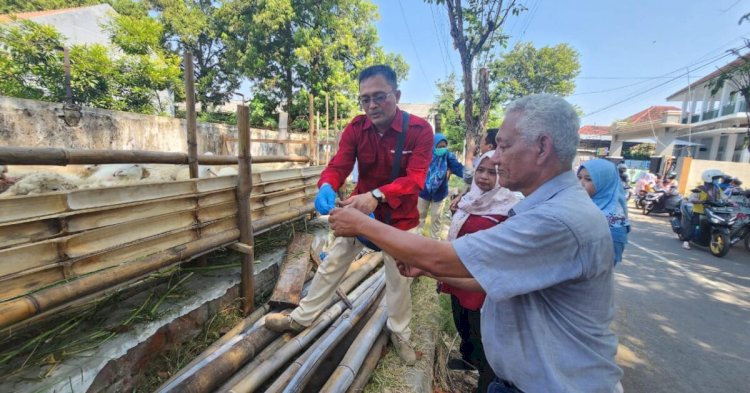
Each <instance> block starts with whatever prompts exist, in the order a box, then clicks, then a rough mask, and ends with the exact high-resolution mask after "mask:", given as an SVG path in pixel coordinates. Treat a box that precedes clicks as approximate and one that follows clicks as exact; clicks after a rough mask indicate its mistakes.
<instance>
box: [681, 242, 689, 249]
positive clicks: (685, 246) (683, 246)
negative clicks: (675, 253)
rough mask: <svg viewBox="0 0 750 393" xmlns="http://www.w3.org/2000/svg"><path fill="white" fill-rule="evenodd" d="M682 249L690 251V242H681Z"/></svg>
mask: <svg viewBox="0 0 750 393" xmlns="http://www.w3.org/2000/svg"><path fill="white" fill-rule="evenodd" d="M682 248H684V249H686V250H689V249H690V242H689V241H684V242H682Z"/></svg>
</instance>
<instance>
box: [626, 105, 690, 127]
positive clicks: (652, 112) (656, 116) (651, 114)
mask: <svg viewBox="0 0 750 393" xmlns="http://www.w3.org/2000/svg"><path fill="white" fill-rule="evenodd" d="M679 110H681V109H680V108H678V107H676V106H652V107H649V108H647V109H644V110H642V111H640V112H638V113H636V114H635V115H632V116H630V117H628V118H627V119H625V120H624V121H625V122H626V123H628V124H638V123H645V122H648V121H653V120H661V119H662V117H663V116H664V112H667V111H679Z"/></svg>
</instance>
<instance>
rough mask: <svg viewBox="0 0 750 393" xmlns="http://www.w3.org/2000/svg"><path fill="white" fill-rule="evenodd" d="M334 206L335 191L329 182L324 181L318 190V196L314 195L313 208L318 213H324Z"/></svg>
mask: <svg viewBox="0 0 750 393" xmlns="http://www.w3.org/2000/svg"><path fill="white" fill-rule="evenodd" d="M334 207H336V191H334V190H333V187H331V185H330V184H328V183H325V184H323V185H322V186H321V187H320V190H318V196H316V197H315V210H317V211H318V213H320V214H323V215H326V214H328V213H330V212H331V210H333V208H334Z"/></svg>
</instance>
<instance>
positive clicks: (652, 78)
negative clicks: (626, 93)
mask: <svg viewBox="0 0 750 393" xmlns="http://www.w3.org/2000/svg"><path fill="white" fill-rule="evenodd" d="M682 68H684V67H682ZM674 72H675V71H672V73H674ZM669 78H671V76H579V77H578V78H576V79H626V80H627V79H646V80H654V79H669Z"/></svg>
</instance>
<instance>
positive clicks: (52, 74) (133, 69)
mask: <svg viewBox="0 0 750 393" xmlns="http://www.w3.org/2000/svg"><path fill="white" fill-rule="evenodd" d="M0 46H3V47H5V50H3V51H0V75H2V76H3V77H2V78H0V94H4V95H9V96H13V97H20V98H29V99H35V100H44V101H57V102H61V101H64V100H65V88H64V85H63V79H64V78H63V54H62V51H61V48H62V46H63V38H62V36H61V35H60V33H58V32H57V31H55V30H54V29H53V28H51V27H49V26H43V25H40V24H37V23H34V22H31V21H28V20H22V21H17V23H13V24H5V25H0ZM70 64H71V89H72V92H73V99H74V100H75V101H76V102H77V103H79V104H83V105H88V106H93V107H96V108H103V109H116V110H125V111H132V112H141V113H158V112H159V111H160V109H161V108H159V107H158V106H157V105H155V102H156V101H157V100H158V94H157V92H158V91H161V90H166V89H172V88H174V87H175V85H179V83H180V75H181V73H180V69H179V63H178V62H176V61H174V59H172V60H171V61H170V59H163V58H160V57H158V56H152V55H150V54H148V55H128V54H124V55H117V56H113V55H112V54H111V51H110V49H109V48H106V47H104V46H102V45H73V46H71V47H70Z"/></svg>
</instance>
